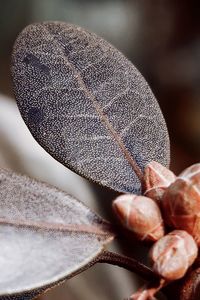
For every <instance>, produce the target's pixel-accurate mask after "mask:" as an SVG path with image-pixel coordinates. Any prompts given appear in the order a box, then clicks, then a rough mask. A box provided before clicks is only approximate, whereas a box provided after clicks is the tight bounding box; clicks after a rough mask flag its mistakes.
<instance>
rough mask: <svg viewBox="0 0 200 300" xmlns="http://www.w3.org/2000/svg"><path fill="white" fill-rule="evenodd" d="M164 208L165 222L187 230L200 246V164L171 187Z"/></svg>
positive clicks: (185, 173) (192, 167) (163, 201)
mask: <svg viewBox="0 0 200 300" xmlns="http://www.w3.org/2000/svg"><path fill="white" fill-rule="evenodd" d="M162 207H163V213H164V218H165V222H166V223H167V224H168V225H170V226H173V227H174V228H177V229H182V230H186V231H187V232H188V233H190V234H191V235H192V236H193V237H194V239H195V241H196V242H197V244H198V246H200V214H199V212H200V164H195V165H192V166H191V167H189V168H187V169H186V170H185V171H183V172H182V173H181V174H180V176H179V177H178V178H177V179H176V180H175V182H174V183H172V184H171V185H170V186H169V188H168V189H167V190H166V192H165V194H164V196H163V200H162Z"/></svg>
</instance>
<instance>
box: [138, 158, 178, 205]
mask: <svg viewBox="0 0 200 300" xmlns="http://www.w3.org/2000/svg"><path fill="white" fill-rule="evenodd" d="M175 179H176V176H175V175H174V173H173V172H171V171H170V170H169V169H167V168H166V167H164V166H163V165H161V164H159V163H158V162H156V161H152V162H150V163H149V164H148V165H147V166H146V168H145V170H144V185H143V190H144V196H146V197H149V198H151V199H153V200H155V201H156V202H157V203H158V204H159V202H160V200H161V199H162V196H163V194H164V192H165V191H166V189H167V187H168V186H169V185H170V184H171V183H172V182H174V181H175Z"/></svg>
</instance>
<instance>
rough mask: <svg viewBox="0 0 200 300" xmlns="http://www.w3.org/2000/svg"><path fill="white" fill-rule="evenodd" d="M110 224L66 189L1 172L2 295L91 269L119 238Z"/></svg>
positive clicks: (47, 283) (0, 282)
mask: <svg viewBox="0 0 200 300" xmlns="http://www.w3.org/2000/svg"><path fill="white" fill-rule="evenodd" d="M109 226H110V225H109V223H107V222H106V221H104V220H103V219H101V218H100V217H99V216H97V215H96V214H95V213H93V212H92V211H90V210H89V208H87V207H86V206H85V205H83V204H82V203H81V202H79V201H77V200H76V199H74V198H72V197H71V196H69V195H67V194H66V193H64V192H61V191H59V190H58V189H56V188H54V187H51V186H47V185H46V184H44V183H40V182H37V181H35V180H32V179H29V178H27V177H25V176H20V175H16V174H14V173H12V172H10V171H6V170H0V236H1V247H0V269H1V272H0V297H2V296H6V295H9V296H12V294H18V293H21V294H22V293H27V292H31V291H32V293H33V294H34V293H36V291H35V290H38V289H41V288H42V289H44V288H46V287H49V286H51V285H52V284H55V283H57V282H59V281H61V280H63V279H65V278H70V277H72V276H74V275H76V274H78V273H79V272H81V271H82V270H84V269H86V268H88V267H89V266H90V265H92V264H93V263H94V262H95V260H97V257H98V256H99V255H100V254H101V252H102V251H103V250H104V245H105V244H107V243H108V242H109V241H110V240H111V239H112V238H113V234H112V233H111V231H110V229H109ZM2 299H4V298H2ZM5 299H7V298H5ZM13 299H14V298H13ZM24 299H26V298H25V296H24Z"/></svg>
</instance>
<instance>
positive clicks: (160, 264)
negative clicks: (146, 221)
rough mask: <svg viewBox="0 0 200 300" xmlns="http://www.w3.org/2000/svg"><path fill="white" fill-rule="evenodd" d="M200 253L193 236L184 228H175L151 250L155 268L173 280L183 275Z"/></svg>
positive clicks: (162, 275) (157, 271)
mask: <svg viewBox="0 0 200 300" xmlns="http://www.w3.org/2000/svg"><path fill="white" fill-rule="evenodd" d="M197 254H198V248H197V245H196V243H195V241H194V239H193V237H192V236H191V235H190V234H189V233H187V232H186V231H183V230H174V231H172V232H171V233H169V234H167V235H166V236H164V237H163V238H161V239H160V240H159V241H157V242H156V243H155V244H154V245H153V247H152V248H151V250H150V259H151V261H152V265H153V270H154V271H155V272H156V273H157V274H158V275H160V276H161V277H163V278H164V279H166V280H168V281H171V280H176V279H179V278H181V277H183V276H184V275H185V273H186V271H187V269H188V268H189V267H190V266H191V265H192V263H193V262H194V260H195V259H196V257H197Z"/></svg>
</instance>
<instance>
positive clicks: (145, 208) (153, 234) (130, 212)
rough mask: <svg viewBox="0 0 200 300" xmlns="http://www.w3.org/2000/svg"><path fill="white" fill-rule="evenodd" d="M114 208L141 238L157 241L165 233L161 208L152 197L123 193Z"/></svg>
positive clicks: (128, 226) (126, 224) (124, 222)
mask: <svg viewBox="0 0 200 300" xmlns="http://www.w3.org/2000/svg"><path fill="white" fill-rule="evenodd" d="M113 209H114V211H115V213H116V215H117V216H118V218H119V220H120V221H121V223H122V224H123V225H124V226H125V227H126V228H127V229H129V230H131V231H132V232H134V234H135V235H136V237H137V238H138V239H139V240H148V241H157V240H158V239H160V238H161V237H162V236H163V235H164V227H163V220H162V217H161V213H160V209H159V207H158V205H157V204H156V203H155V202H154V201H153V200H152V199H150V198H147V197H144V196H136V195H132V194H126V195H122V196H119V197H118V198H117V199H116V200H115V201H114V202H113Z"/></svg>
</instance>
